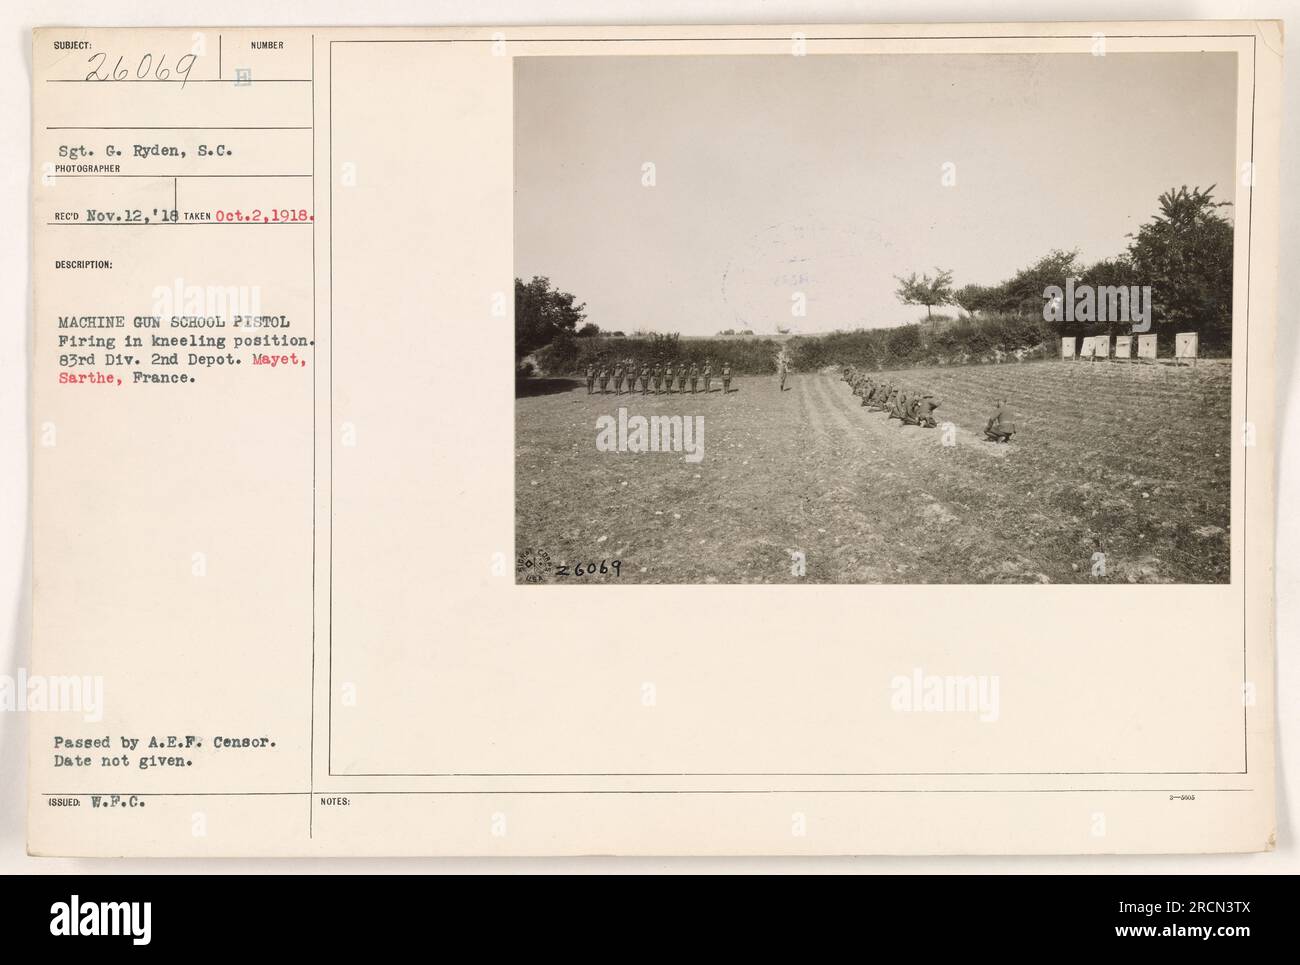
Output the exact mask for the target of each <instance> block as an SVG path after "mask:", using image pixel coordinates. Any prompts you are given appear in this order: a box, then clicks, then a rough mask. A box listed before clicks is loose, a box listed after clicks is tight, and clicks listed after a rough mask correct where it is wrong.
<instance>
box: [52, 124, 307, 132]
mask: <svg viewBox="0 0 1300 965" xmlns="http://www.w3.org/2000/svg"><path fill="white" fill-rule="evenodd" d="M45 129H46V130H47V131H310V130H311V125H310V124H307V125H305V126H302V127H296V126H295V127H289V126H276V125H263V126H247V127H204V126H197V125H196V126H187V127H179V126H178V127H162V126H157V125H150V124H116V125H113V126H111V127H104V126H93V125H87V126H71V125H69V126H61V127H50V126H47V127H46V128H45Z"/></svg>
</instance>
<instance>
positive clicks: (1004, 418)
mask: <svg viewBox="0 0 1300 965" xmlns="http://www.w3.org/2000/svg"><path fill="white" fill-rule="evenodd" d="M1015 432H1016V421H1015V415H1013V414H1012V412H1011V410H1010V409H1008V408H1007V400H1006V399H998V407H997V409H996V410H995V411H994V413H993V415H991V416H990V417H989V421H988V423H987V424H986V425H985V426H984V436H985V438H987V439H988V440H989V442H1010V441H1011V437H1012V436H1013V435H1014V434H1015Z"/></svg>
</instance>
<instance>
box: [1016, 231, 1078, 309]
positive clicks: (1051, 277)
mask: <svg viewBox="0 0 1300 965" xmlns="http://www.w3.org/2000/svg"><path fill="white" fill-rule="evenodd" d="M1077 277H1079V252H1078V251H1062V250H1061V249H1059V248H1056V249H1053V250H1052V251H1051V252H1049V253H1048V254H1046V255H1044V256H1043V257H1042V258H1039V259H1038V260H1037V261H1036V262H1034V263H1033V264H1032V265H1030V266H1029V267H1028V268H1022V269H1020V271H1018V272H1016V273H1015V275H1014V276H1013V277H1012V278H1011V279H1010V280H1008V281H1005V282H1003V283H1002V284H1001V285H1000V286H999V287H1000V288H1001V289H1002V304H1000V305H998V306H997V307H996V310H997V311H1000V312H1009V313H1013V314H1014V313H1021V314H1026V315H1039V316H1041V315H1042V311H1043V290H1044V289H1045V288H1047V287H1048V286H1049V285H1056V286H1057V287H1059V288H1061V289H1062V290H1064V289H1065V282H1066V279H1067V278H1077Z"/></svg>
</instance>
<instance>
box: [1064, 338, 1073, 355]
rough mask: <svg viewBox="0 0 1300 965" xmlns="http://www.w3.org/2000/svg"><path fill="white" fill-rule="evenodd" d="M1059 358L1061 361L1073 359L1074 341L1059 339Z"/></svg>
mask: <svg viewBox="0 0 1300 965" xmlns="http://www.w3.org/2000/svg"><path fill="white" fill-rule="evenodd" d="M1061 358H1063V359H1072V358H1074V339H1072V338H1063V339H1061Z"/></svg>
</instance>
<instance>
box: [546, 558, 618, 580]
mask: <svg viewBox="0 0 1300 965" xmlns="http://www.w3.org/2000/svg"><path fill="white" fill-rule="evenodd" d="M622 567H623V561H622V560H601V561H600V562H599V563H577V564H575V565H573V566H569V564H568V563H561V564H560V565H559V566H557V567H556V568H555V575H556V576H597V575H604V574H608V573H613V574H614V575H615V576H618V575H619V570H620V569H622Z"/></svg>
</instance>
